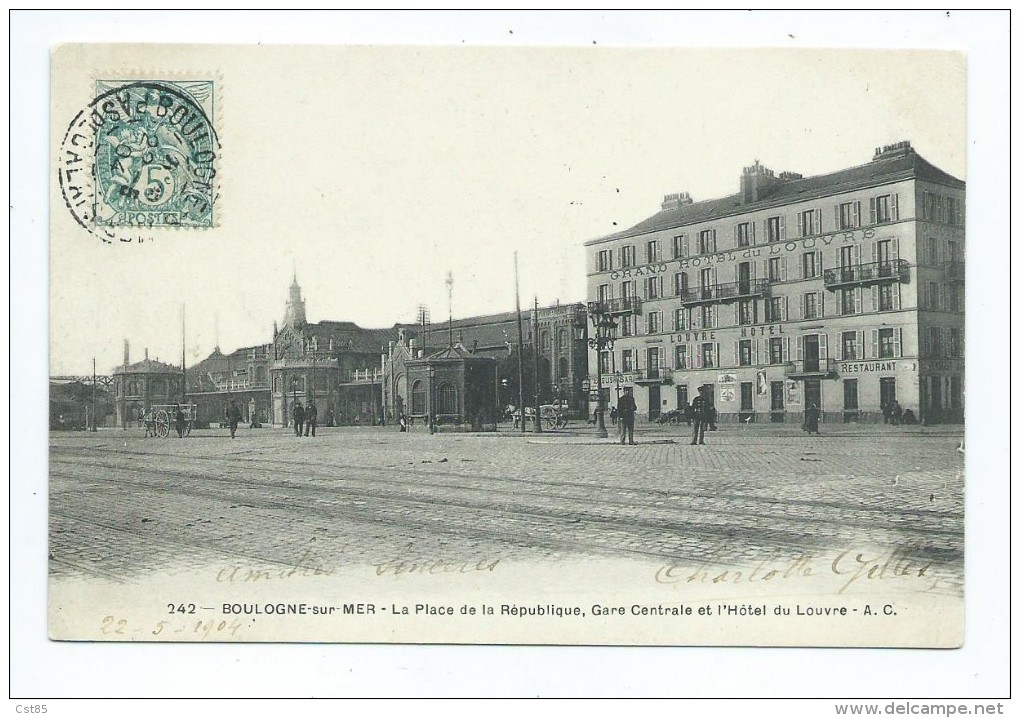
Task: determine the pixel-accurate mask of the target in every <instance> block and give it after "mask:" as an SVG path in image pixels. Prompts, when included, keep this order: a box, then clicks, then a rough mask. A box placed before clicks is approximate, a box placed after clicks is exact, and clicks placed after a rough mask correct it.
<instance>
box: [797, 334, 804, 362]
mask: <svg viewBox="0 0 1020 718" xmlns="http://www.w3.org/2000/svg"><path fill="white" fill-rule="evenodd" d="M803 360H804V337H803V335H800V336H798V337H797V361H803Z"/></svg>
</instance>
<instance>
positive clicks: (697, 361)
mask: <svg viewBox="0 0 1020 718" xmlns="http://www.w3.org/2000/svg"><path fill="white" fill-rule="evenodd" d="M701 361H702V356H701V345H700V344H695V345H694V368H695V369H700V368H701Z"/></svg>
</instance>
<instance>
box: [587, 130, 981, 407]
mask: <svg viewBox="0 0 1020 718" xmlns="http://www.w3.org/2000/svg"><path fill="white" fill-rule="evenodd" d="M965 199H966V185H965V183H964V182H963V181H961V180H959V179H957V178H955V177H952V176H950V175H949V174H947V173H945V172H943V171H942V170H940V169H938V168H937V167H935V166H933V165H932V164H931V163H929V162H927V161H926V160H925V159H924V158H922V157H921V156H920V155H918V154H917V152H916V151H915V150H914V149H913V148H912V147H911V146H910V143H909V142H900V143H896V144H894V145H889V146H886V147H881V148H878V149H876V151H875V153H874V156H873V157H872V159H871V161H870V162H868V163H867V164H863V165H859V166H856V167H850V168H848V169H843V170H840V171H837V172H832V173H829V174H824V175H818V176H814V177H803V176H802V175H800V174H797V173H794V172H782V173H778V174H777V173H775V172H773V171H772V170H770V169H768V168H766V167H764V166H762V165H761V164H760V163H758V162H757V161H756V162H755V163H754V164H753V165H751V166H748V167H745V168H743V172H742V174H741V176H740V184H739V192H737V193H736V194H733V195H729V196H726V197H722V198H719V199H711V200H705V201H699V202H695V201H694V200H693V199H692V198H691V196H690V195H689V194H688V193H686V192H683V193H676V194H670V195H666V197H665V198H664V200H663V202H662V205H661V210H660V211H659V212H657V213H656V214H655V215H653V216H651V217H649V218H647V219H645V220H644V221H642V222H639V223H638V224H636V225H634V226H633V227H630V228H629V229H626V230H623V231H621V232H617V233H614V234H611V235H607V236H604V237H599V238H597V239H593V240H590V241H588V242H586V243H585V248H586V249H585V254H586V261H587V268H586V272H587V298H588V302H589V303H591V302H600V303H604V304H607V303H608V304H612V302H611V300H615V299H628V298H629V299H632V300H637V301H632V302H625V303H623V304H624V305H625V306H634V307H637V308H638V309H637V310H636V311H634V312H633V313H631V314H629V315H626V316H621V317H619V318H618V319H617V323H618V326H617V329H616V332H615V335H616V341H615V344H614V346H613V348H612V350H611V351H610V350H607V351H603V352H601V356H598V357H596V352H595V351H592V352H591V353H590V356H589V363H588V365H589V367H590V370H589V375H590V376H589V380H590V382H591V385H592V386H593V387H594V386H595V385H596V382H597V376H596V367H598V368H599V369H600V370H601V375H602V385H603V400H604V401H606V402H607V404H608V405H611V404H612V399H613V395H612V391H613V390H614V389H615V390H616V391H620V390H621V388H622V387H628V386H630V387H634V396H635V399H636V400H637V403H638V408H639V416H644V418H646V419H648V420H654V419H656V418H657V417H659V415H660V414H661V413H662V412H666V411H670V410H673V409H678V408H683V406H685V405H686V404H687V403H689V402H690V401H692V400H693V398H694V397H695V396H696V395H697V390H698V387H699V386H702V385H707V386H708V387H709V391H710V395H711V398H712V399H713V402H714V405H715V407H716V410H717V412H718V414H719V418H720V420H727V419H729V420H741V421H759V422H760V421H773V422H783V421H787V422H800V421H801V420H802V417H803V411H804V408H805V407H806V406H809V405H812V404H814V405H815V406H817V407H819V408H820V410H821V412H822V416H823V420H824V421H827V422H844V421H872V422H874V421H882V420H883V407H885V406H891V405H892V403H893V402H894V401H895V402H898V403H899V405H900V407H901V409H902V410H903V411H904V412H907V411H908V410H909V412H910V415H911V416H912V417H913V418H916V419H917V420H918V421H924V422H928V423H933V422H943V421H952V422H959V421H962V420H963V402H964V374H965V373H964V266H965V265H964V255H965V242H964V234H965V233H964V207H965ZM619 305H620V303H619V302H617V303H616V306H619ZM596 362H598V364H597V363H596ZM592 407H594V403H592Z"/></svg>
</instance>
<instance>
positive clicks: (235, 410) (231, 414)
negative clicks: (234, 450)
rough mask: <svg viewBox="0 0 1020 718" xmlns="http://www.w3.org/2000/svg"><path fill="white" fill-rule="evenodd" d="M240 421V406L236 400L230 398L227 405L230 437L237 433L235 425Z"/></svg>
mask: <svg viewBox="0 0 1020 718" xmlns="http://www.w3.org/2000/svg"><path fill="white" fill-rule="evenodd" d="M240 421H241V407H239V406H238V405H237V402H236V401H234V400H231V402H230V406H228V407H227V425H228V426H230V438H231V439H233V438H234V434H236V433H237V425H238V423H239V422H240Z"/></svg>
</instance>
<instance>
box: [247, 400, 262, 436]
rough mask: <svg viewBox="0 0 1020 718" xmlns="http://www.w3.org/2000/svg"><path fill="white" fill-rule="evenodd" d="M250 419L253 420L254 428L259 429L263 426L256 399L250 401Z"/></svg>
mask: <svg viewBox="0 0 1020 718" xmlns="http://www.w3.org/2000/svg"><path fill="white" fill-rule="evenodd" d="M248 419H249V421H251V428H252V429H258V428H260V427H261V424H259V410H258V404H256V403H255V399H252V400H251V401H249V402H248Z"/></svg>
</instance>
